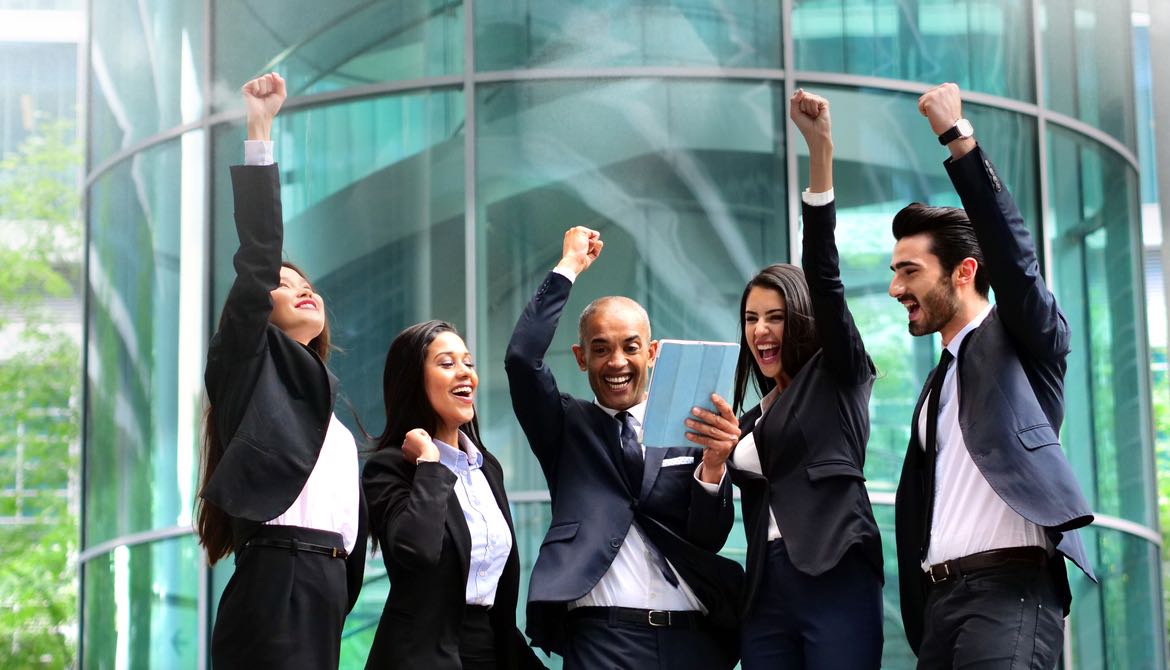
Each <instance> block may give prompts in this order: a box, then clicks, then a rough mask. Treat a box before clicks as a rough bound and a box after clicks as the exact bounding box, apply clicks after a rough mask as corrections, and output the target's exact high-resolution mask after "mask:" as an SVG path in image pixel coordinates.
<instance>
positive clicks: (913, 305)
mask: <svg viewBox="0 0 1170 670" xmlns="http://www.w3.org/2000/svg"><path fill="white" fill-rule="evenodd" d="M899 302H901V303H902V306H903V307H905V308H906V312H907V315H908V317H909V319H910V320H911V321H915V320H917V319H918V317H920V316H922V307H921V306H920V305H919V304H918V301H917V300H914V299H913V298H908V299H903V300H900V301H899Z"/></svg>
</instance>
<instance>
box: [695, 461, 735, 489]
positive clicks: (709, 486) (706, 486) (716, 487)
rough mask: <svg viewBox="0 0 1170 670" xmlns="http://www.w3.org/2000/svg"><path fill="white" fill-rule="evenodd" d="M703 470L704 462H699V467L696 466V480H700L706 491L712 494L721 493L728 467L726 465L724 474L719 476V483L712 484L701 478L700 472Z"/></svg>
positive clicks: (700, 484)
mask: <svg viewBox="0 0 1170 670" xmlns="http://www.w3.org/2000/svg"><path fill="white" fill-rule="evenodd" d="M702 471H703V464H702V463H699V467H697V468H695V481H697V482H699V486H702V487H703V490H704V491H706V492H707V493H710V494H711V495H715V494H717V493H719V489H720V487H722V486H723V480H724V479H726V478H727V467H726V466H724V468H723V476H722V477H720V478H719V483H718V484H710V483H707V482H705V481H703V480H702V479H699V473H701V472H702Z"/></svg>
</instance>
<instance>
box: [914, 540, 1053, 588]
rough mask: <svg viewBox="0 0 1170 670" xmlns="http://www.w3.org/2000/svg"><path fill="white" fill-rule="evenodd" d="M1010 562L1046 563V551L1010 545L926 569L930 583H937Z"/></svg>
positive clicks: (1001, 566) (1002, 565)
mask: <svg viewBox="0 0 1170 670" xmlns="http://www.w3.org/2000/svg"><path fill="white" fill-rule="evenodd" d="M1010 563H1026V564H1029V565H1047V564H1048V552H1047V551H1045V550H1043V549H1041V548H1040V547H1012V548H1010V549H992V550H991V551H981V552H979V553H978V554H971V555H969V556H963V557H962V558H953V559H951V560H949V561H943V562H942V563H935V564H934V565H932V566H930V569H929V570H927V571H926V574H927V576H929V577H930V581H931V583H932V584H938V583H940V582H945V581H948V580H951V579H958V578H959V577H960V576H961V575H964V574H967V573H970V572H978V571H980V570H990V569H992V568H1003V567H1006V566H1007V565H1008V564H1010Z"/></svg>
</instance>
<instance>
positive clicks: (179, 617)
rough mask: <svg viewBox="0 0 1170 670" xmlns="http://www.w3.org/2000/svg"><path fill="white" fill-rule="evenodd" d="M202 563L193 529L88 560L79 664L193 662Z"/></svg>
mask: <svg viewBox="0 0 1170 670" xmlns="http://www.w3.org/2000/svg"><path fill="white" fill-rule="evenodd" d="M203 565H204V562H203V554H202V552H201V551H200V550H199V545H197V544H196V542H195V538H194V536H185V537H181V538H176V539H172V540H164V541H160V542H152V543H150V544H143V545H138V546H135V547H124V546H123V547H118V548H116V549H114V550H113V551H112V552H110V553H107V554H102V555H100V556H97V557H95V558H93V559H90V561H89V562H87V563H85V564H84V566H83V568H82V578H83V579H84V587H83V588H84V600H83V611H82V623H81V645H82V654H83V655H84V658H83V659H82V665H83V667H87V668H173V669H174V670H179V669H180V668H195V667H197V665H196V661H197V659H198V658H199V607H198V604H199V571H200V570H201V569H202V566H203Z"/></svg>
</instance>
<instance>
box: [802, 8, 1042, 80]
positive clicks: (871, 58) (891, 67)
mask: <svg viewBox="0 0 1170 670" xmlns="http://www.w3.org/2000/svg"><path fill="white" fill-rule="evenodd" d="M1031 28H1032V21H1031V10H1030V3H1027V2H1018V1H1017V0H795V2H794V8H793V11H792V38H793V44H794V49H795V58H796V69H798V70H819V71H825V72H843V73H848V74H856V75H865V76H871V77H884V78H888V79H908V80H911V81H919V82H923V83H927V84H937V83H939V82H943V81H953V82H956V83H958V84H959V86H961V87H962V88H963V89H968V90H972V91H980V92H983V93H991V94H994V95H1002V96H1005V97H1009V98H1014V99H1017V100H1026V101H1033V100H1035V97H1036V94H1035V80H1034V75H1033V69H1034V68H1033V60H1034V59H1033V56H1032V34H1031V33H1032V30H1031Z"/></svg>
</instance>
